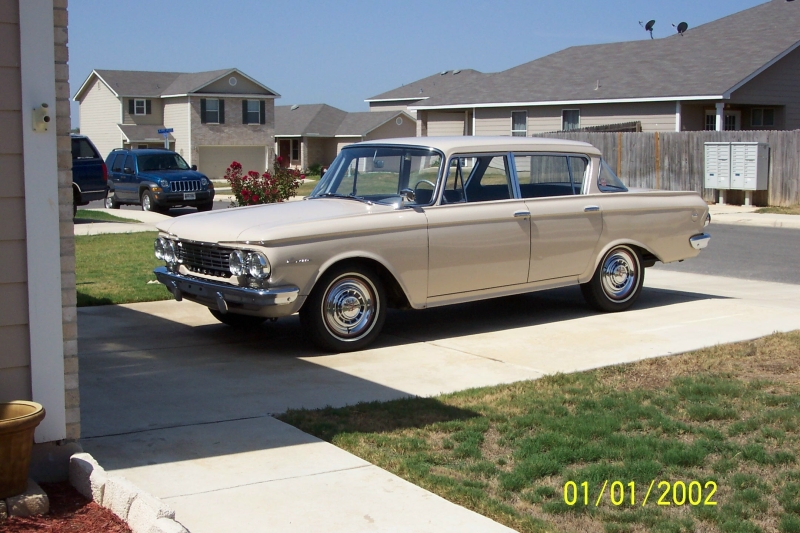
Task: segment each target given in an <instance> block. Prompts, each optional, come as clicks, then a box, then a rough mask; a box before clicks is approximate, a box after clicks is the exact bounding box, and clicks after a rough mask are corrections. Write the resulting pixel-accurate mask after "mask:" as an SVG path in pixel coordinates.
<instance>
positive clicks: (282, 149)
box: [278, 139, 292, 168]
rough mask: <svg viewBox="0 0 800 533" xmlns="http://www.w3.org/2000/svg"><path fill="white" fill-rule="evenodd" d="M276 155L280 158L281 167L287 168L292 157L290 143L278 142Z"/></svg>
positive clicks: (283, 140)
mask: <svg viewBox="0 0 800 533" xmlns="http://www.w3.org/2000/svg"><path fill="white" fill-rule="evenodd" d="M278 155H279V156H280V158H281V166H282V167H284V168H285V167H288V166H289V161H290V160H291V157H292V142H291V141H290V140H289V139H281V140H280V141H278Z"/></svg>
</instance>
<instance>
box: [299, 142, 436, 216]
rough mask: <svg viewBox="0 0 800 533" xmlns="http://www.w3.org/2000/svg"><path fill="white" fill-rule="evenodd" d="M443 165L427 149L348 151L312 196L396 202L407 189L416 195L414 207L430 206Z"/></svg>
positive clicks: (340, 157) (395, 147)
mask: <svg viewBox="0 0 800 533" xmlns="http://www.w3.org/2000/svg"><path fill="white" fill-rule="evenodd" d="M441 163H442V158H441V155H440V154H439V153H438V152H434V151H432V150H428V149H425V148H405V147H399V146H357V147H353V148H345V149H344V150H342V153H340V154H339V156H338V157H337V158H336V160H335V161H334V162H333V163H332V164H331V166H330V169H329V170H328V172H326V173H325V176H324V177H323V178H322V179H321V180H320V182H319V184H318V185H317V186H316V187H315V188H314V191H313V192H312V193H311V195H310V197H311V198H324V197H330V196H335V197H345V198H358V199H361V200H369V201H372V202H382V203H395V202H397V200H398V199H399V197H400V196H401V194H402V191H403V190H404V189H411V190H412V191H414V193H415V196H416V200H415V201H414V202H410V203H411V205H428V204H430V203H431V202H432V200H433V191H434V189H435V187H436V179H437V177H438V176H439V167H440V166H441Z"/></svg>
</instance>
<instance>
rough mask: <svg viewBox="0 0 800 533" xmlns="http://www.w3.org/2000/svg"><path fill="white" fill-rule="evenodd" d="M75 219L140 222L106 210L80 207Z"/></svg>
mask: <svg viewBox="0 0 800 533" xmlns="http://www.w3.org/2000/svg"><path fill="white" fill-rule="evenodd" d="M74 219H75V221H81V220H91V221H98V222H128V223H132V224H140V222H139V221H138V220H131V219H129V218H122V217H118V216H116V215H112V214H111V213H106V212H105V211H90V210H88V209H78V211H77V213H75V217H74Z"/></svg>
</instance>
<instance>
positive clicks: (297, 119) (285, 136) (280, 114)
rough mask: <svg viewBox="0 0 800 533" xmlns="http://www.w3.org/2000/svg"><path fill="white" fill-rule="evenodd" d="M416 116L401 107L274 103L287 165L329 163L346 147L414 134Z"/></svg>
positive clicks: (279, 147) (277, 139)
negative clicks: (361, 108)
mask: <svg viewBox="0 0 800 533" xmlns="http://www.w3.org/2000/svg"><path fill="white" fill-rule="evenodd" d="M416 131H417V126H416V121H415V120H414V117H412V116H411V115H410V114H408V113H407V112H405V111H402V110H389V111H379V112H369V111H363V112H355V113H348V112H347V111H343V110H341V109H338V108H335V107H333V106H329V105H327V104H311V105H291V106H288V105H287V106H275V152H276V153H277V154H278V155H279V156H280V157H281V159H282V161H283V162H284V165H286V166H290V167H292V168H297V169H300V170H307V169H308V167H310V166H313V165H321V166H327V165H329V164H330V163H331V162H332V161H333V160H334V158H335V157H336V155H337V154H338V153H339V151H340V150H341V149H342V147H343V146H345V145H348V144H352V143H356V142H360V141H366V140H374V139H392V138H396V137H413V136H414V135H416Z"/></svg>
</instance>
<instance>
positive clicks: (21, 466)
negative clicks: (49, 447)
mask: <svg viewBox="0 0 800 533" xmlns="http://www.w3.org/2000/svg"><path fill="white" fill-rule="evenodd" d="M43 418H44V407H42V406H41V405H40V404H38V403H36V402H24V401H16V402H8V403H0V499H3V498H8V497H10V496H16V495H17V494H22V493H23V492H25V489H26V488H27V486H28V467H29V466H30V464H31V450H32V449H33V432H34V430H35V429H36V426H38V425H39V422H41V421H42V419H43Z"/></svg>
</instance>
